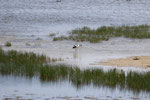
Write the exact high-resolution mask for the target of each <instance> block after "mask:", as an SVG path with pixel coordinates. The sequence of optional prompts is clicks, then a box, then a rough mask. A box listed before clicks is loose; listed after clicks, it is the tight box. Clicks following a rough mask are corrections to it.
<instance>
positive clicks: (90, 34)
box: [53, 25, 150, 43]
mask: <svg viewBox="0 0 150 100" xmlns="http://www.w3.org/2000/svg"><path fill="white" fill-rule="evenodd" d="M112 37H125V38H137V39H143V38H150V26H148V25H139V26H118V27H115V26H107V27H106V26H102V27H99V28H97V29H91V28H89V27H86V26H85V27H83V28H77V29H74V30H72V31H71V32H69V36H68V37H66V36H61V37H55V38H54V39H53V40H54V41H57V40H64V39H65V40H74V41H81V42H82V41H89V42H91V43H97V42H100V41H103V40H105V41H107V40H109V39H110V38H112Z"/></svg>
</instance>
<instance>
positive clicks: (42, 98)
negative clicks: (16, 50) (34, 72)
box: [0, 76, 150, 100]
mask: <svg viewBox="0 0 150 100" xmlns="http://www.w3.org/2000/svg"><path fill="white" fill-rule="evenodd" d="M0 87H1V89H0V99H3V98H13V99H16V98H20V99H35V100H46V99H50V100H51V99H54V100H58V99H67V100H68V98H67V97H70V99H73V98H76V99H83V100H84V99H86V98H87V97H91V98H92V97H93V98H98V99H105V100H106V99H107V100H112V99H119V100H134V99H141V100H149V98H150V95H149V93H146V92H140V93H134V92H132V91H129V90H127V89H122V90H120V88H119V87H117V88H112V89H111V88H108V87H105V86H100V87H93V86H92V85H90V86H83V87H81V88H79V89H77V88H76V87H75V86H73V85H72V84H71V83H69V82H68V81H63V82H58V83H52V82H44V83H43V82H40V80H39V79H38V78H32V79H26V78H23V77H13V76H0Z"/></svg>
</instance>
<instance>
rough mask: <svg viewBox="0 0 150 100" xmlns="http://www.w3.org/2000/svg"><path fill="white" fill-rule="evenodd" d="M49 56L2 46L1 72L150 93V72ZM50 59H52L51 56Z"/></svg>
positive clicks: (81, 84)
mask: <svg viewBox="0 0 150 100" xmlns="http://www.w3.org/2000/svg"><path fill="white" fill-rule="evenodd" d="M47 59H48V57H46V56H45V55H37V54H34V53H27V52H24V53H22V52H17V51H14V50H11V51H7V52H6V51H4V50H2V49H0V75H13V76H19V77H21V76H25V77H27V78H32V77H34V76H36V77H39V78H40V80H41V81H42V82H43V81H46V82H47V81H48V82H61V81H69V82H71V83H72V84H73V85H74V86H76V87H77V88H81V87H82V86H85V85H93V86H94V87H100V86H107V87H111V88H115V87H118V86H119V87H120V88H121V89H124V88H127V89H130V90H132V91H135V92H139V91H141V90H143V91H148V92H150V85H149V84H150V78H149V77H150V72H143V73H139V72H132V71H130V72H128V73H127V74H125V72H124V71H123V70H117V69H110V70H108V71H104V70H103V69H98V68H93V69H80V68H78V67H75V66H71V65H64V64H51V62H49V61H48V60H47ZM49 59H50V58H49Z"/></svg>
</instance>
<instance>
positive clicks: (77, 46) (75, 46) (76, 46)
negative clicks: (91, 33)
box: [72, 44, 82, 49]
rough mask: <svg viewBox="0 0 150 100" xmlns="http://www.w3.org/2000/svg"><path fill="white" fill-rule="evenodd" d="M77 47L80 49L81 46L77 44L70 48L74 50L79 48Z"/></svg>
mask: <svg viewBox="0 0 150 100" xmlns="http://www.w3.org/2000/svg"><path fill="white" fill-rule="evenodd" d="M79 47H82V45H81V44H77V45H74V46H73V47H72V48H73V49H76V48H79Z"/></svg>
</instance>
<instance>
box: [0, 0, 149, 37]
mask: <svg viewBox="0 0 150 100" xmlns="http://www.w3.org/2000/svg"><path fill="white" fill-rule="evenodd" d="M149 22H150V1H149V0H131V1H127V0H92V1H91V0H62V2H56V0H42V1H41V0H36V1H35V0H0V34H3V35H17V36H18V35H20V36H28V35H29V36H30V35H36V36H40V37H41V36H43V35H44V36H45V35H48V34H49V33H51V32H55V33H59V34H60V35H62V34H66V33H67V32H68V31H70V30H71V29H74V28H76V27H82V26H90V27H93V28H96V27H99V26H103V25H115V26H117V25H139V24H148V25H149V24H150V23H149Z"/></svg>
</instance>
